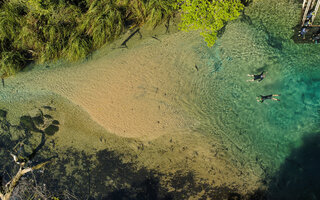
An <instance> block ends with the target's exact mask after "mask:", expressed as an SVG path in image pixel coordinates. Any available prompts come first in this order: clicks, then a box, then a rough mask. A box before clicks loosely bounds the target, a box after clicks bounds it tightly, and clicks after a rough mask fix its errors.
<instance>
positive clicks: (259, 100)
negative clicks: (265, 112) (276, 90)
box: [257, 94, 280, 103]
mask: <svg viewBox="0 0 320 200" xmlns="http://www.w3.org/2000/svg"><path fill="white" fill-rule="evenodd" d="M278 96H280V94H270V95H266V96H262V95H260V96H258V97H257V101H258V102H261V103H263V101H264V100H266V99H272V100H275V101H280V99H276V98H273V97H278Z"/></svg>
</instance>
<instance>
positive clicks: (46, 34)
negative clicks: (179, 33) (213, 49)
mask: <svg viewBox="0 0 320 200" xmlns="http://www.w3.org/2000/svg"><path fill="white" fill-rule="evenodd" d="M244 2H246V1H244ZM197 9H200V11H201V12H196V11H197ZM242 9H243V4H242V3H241V1H240V0H233V1H227V2H221V1H208V0H207V1H198V0H193V1H190V0H189V1H181V0H112V1H106V0H6V1H1V3H0V73H1V74H2V77H6V76H10V75H14V74H15V73H16V72H18V71H19V70H21V69H22V68H23V67H25V66H26V65H27V64H28V63H30V62H37V63H44V62H47V61H56V60H58V59H65V60H68V61H78V60H81V59H84V58H86V57H87V56H88V55H89V54H90V53H91V52H93V51H94V50H96V49H99V48H101V47H102V46H103V45H106V44H108V43H110V42H111V41H113V40H114V39H116V38H117V37H118V36H119V35H121V34H122V33H123V32H124V31H125V30H130V29H133V28H139V27H141V26H149V27H151V28H154V27H156V26H157V25H159V24H160V23H163V22H165V21H167V22H168V20H170V18H171V17H174V16H175V14H177V13H179V12H181V13H182V22H181V26H180V28H181V30H184V31H188V30H198V29H200V30H201V31H202V32H201V34H202V35H203V36H204V38H205V40H206V42H207V43H208V45H209V46H212V45H213V44H214V41H215V40H216V38H217V31H218V30H219V29H221V28H222V27H223V26H224V24H225V22H227V21H229V20H232V19H235V18H236V17H238V16H239V14H240V13H239V12H240V11H241V10H242ZM204 12H206V13H208V15H205V16H206V17H204V18H203V17H202V16H201V15H200V14H201V13H204ZM197 13H198V14H197Z"/></svg>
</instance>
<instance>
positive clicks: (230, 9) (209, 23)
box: [178, 0, 244, 46]
mask: <svg viewBox="0 0 320 200" xmlns="http://www.w3.org/2000/svg"><path fill="white" fill-rule="evenodd" d="M178 3H179V5H180V7H181V9H182V15H181V20H182V22H181V24H180V28H181V30H184V31H189V30H200V31H201V33H200V34H201V35H202V36H203V37H204V40H205V41H206V42H207V44H208V46H212V45H213V44H214V43H215V41H216V39H217V33H218V31H219V30H220V29H221V28H222V27H223V26H224V25H225V23H226V22H227V21H230V20H233V19H236V18H237V17H238V16H239V15H240V11H241V10H242V9H243V7H244V6H243V4H242V3H241V2H240V0H229V1H221V0H178Z"/></svg>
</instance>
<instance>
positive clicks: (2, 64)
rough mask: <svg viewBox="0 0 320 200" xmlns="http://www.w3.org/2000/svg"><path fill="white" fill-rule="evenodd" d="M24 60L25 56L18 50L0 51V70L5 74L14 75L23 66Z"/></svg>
mask: <svg viewBox="0 0 320 200" xmlns="http://www.w3.org/2000/svg"><path fill="white" fill-rule="evenodd" d="M26 60H27V59H26V58H25V56H24V55H23V54H22V53H20V52H18V51H9V52H6V51H5V52H2V53H1V61H0V71H1V73H2V74H4V75H5V76H11V75H14V74H16V73H17V72H18V71H20V70H21V69H22V68H23V67H24V65H25V63H26Z"/></svg>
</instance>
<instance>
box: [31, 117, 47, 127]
mask: <svg viewBox="0 0 320 200" xmlns="http://www.w3.org/2000/svg"><path fill="white" fill-rule="evenodd" d="M32 121H33V122H34V124H35V125H37V126H39V125H41V124H43V123H44V121H43V118H42V116H36V117H32Z"/></svg>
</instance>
